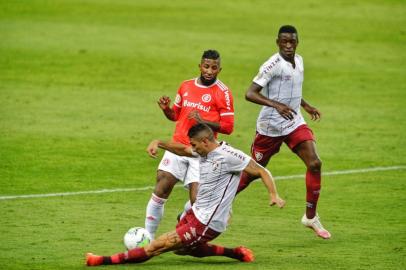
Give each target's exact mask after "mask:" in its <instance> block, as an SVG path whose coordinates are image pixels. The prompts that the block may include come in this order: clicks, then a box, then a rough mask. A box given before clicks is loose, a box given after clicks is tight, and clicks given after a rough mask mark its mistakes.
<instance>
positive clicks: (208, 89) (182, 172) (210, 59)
mask: <svg viewBox="0 0 406 270" xmlns="http://www.w3.org/2000/svg"><path fill="white" fill-rule="evenodd" d="M199 69H200V76H199V77H197V78H194V79H191V80H187V81H184V82H183V83H182V84H181V86H180V87H179V89H178V92H177V94H176V98H175V102H174V104H173V106H172V107H171V100H170V98H169V97H167V96H162V97H161V98H160V99H159V100H158V105H159V107H160V108H161V110H162V111H163V113H164V114H165V116H166V118H168V119H169V120H170V121H174V122H176V128H175V132H174V134H173V138H172V139H173V141H174V142H178V143H182V144H185V145H189V144H190V143H189V138H188V136H187V132H188V130H189V128H190V127H191V126H193V125H194V124H196V123H204V124H207V125H209V126H210V127H211V128H212V129H213V131H214V134H215V136H216V135H217V133H218V132H220V133H223V134H231V133H232V131H233V128H234V107H233V97H232V94H231V91H230V90H229V89H228V87H227V86H226V85H225V84H224V83H222V82H221V81H220V80H219V79H217V75H218V74H219V73H220V71H221V60H220V54H219V53H218V52H217V51H216V50H207V51H205V52H204V53H203V55H202V58H201V62H200V64H199ZM178 181H181V182H183V185H184V186H185V187H187V188H189V198H190V201H189V202H190V203H187V204H186V206H185V208H186V210H187V209H188V208H190V204H193V202H194V201H195V198H196V192H197V184H198V181H199V163H198V160H197V159H196V158H193V157H180V156H177V155H175V154H173V153H171V152H169V151H166V152H165V154H164V156H163V157H162V160H161V162H160V164H159V167H158V171H157V177H156V185H155V189H154V192H153V193H152V196H151V199H150V200H149V202H148V205H147V209H146V218H145V228H146V229H147V230H148V232H149V233H150V234H151V236H152V238H154V236H155V232H156V230H157V228H158V225H159V223H160V221H161V219H162V216H163V213H164V204H165V202H166V200H167V199H168V197H169V195H170V193H171V191H172V189H173V187H174V186H175V184H176V183H177V182H178Z"/></svg>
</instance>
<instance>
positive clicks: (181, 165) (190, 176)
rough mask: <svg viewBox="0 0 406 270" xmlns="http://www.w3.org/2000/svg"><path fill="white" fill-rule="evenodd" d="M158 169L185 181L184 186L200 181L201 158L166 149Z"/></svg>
mask: <svg viewBox="0 0 406 270" xmlns="http://www.w3.org/2000/svg"><path fill="white" fill-rule="evenodd" d="M158 170H162V171H165V172H169V173H171V174H172V175H173V176H175V177H176V179H178V180H179V181H181V182H183V186H184V187H188V186H189V184H190V183H193V182H199V179H200V177H199V158H192V157H183V156H178V155H175V154H174V153H171V152H169V151H165V154H164V156H163V157H162V160H161V162H160V163H159V166H158Z"/></svg>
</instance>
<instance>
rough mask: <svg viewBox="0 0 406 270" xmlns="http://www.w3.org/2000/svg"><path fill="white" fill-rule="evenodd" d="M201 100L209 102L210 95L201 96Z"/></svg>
mask: <svg viewBox="0 0 406 270" xmlns="http://www.w3.org/2000/svg"><path fill="white" fill-rule="evenodd" d="M202 100H203V102H206V103H207V102H210V100H211V95H210V94H204V95H203V96H202Z"/></svg>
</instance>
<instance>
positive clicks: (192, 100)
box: [173, 78, 234, 145]
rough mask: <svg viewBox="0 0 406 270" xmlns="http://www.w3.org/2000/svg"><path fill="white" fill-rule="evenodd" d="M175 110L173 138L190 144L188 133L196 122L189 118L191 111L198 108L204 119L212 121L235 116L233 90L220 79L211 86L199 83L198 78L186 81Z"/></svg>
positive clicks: (177, 97) (181, 88) (179, 93)
mask: <svg viewBox="0 0 406 270" xmlns="http://www.w3.org/2000/svg"><path fill="white" fill-rule="evenodd" d="M173 110H174V111H175V115H176V120H177V123H176V128H175V132H174V134H173V140H174V141H175V142H179V143H182V144H186V145H189V144H190V143H189V137H188V136H187V133H188V131H189V129H190V128H191V127H192V126H193V125H195V124H196V121H195V120H194V119H188V115H189V113H190V112H192V111H194V110H197V111H199V113H200V116H201V118H202V119H203V120H206V121H210V122H219V120H220V118H222V117H227V116H231V117H234V106H233V97H232V95H231V91H230V90H229V89H228V87H227V86H226V85H225V84H224V83H222V82H221V81H220V80H218V79H217V80H216V81H215V82H214V83H213V84H212V85H210V86H204V85H200V84H198V83H197V78H195V79H191V80H187V81H184V82H183V83H182V85H181V86H180V87H179V90H178V93H177V95H176V98H175V102H174V105H173ZM215 136H217V134H216V133H215Z"/></svg>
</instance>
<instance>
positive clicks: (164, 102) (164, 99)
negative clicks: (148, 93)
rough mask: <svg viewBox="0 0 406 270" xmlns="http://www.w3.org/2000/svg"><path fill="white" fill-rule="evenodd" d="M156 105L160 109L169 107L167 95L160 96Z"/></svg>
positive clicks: (169, 100) (169, 101)
mask: <svg viewBox="0 0 406 270" xmlns="http://www.w3.org/2000/svg"><path fill="white" fill-rule="evenodd" d="M158 105H159V108H161V110H167V109H170V105H171V99H170V98H169V97H168V96H162V97H160V98H159V100H158Z"/></svg>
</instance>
